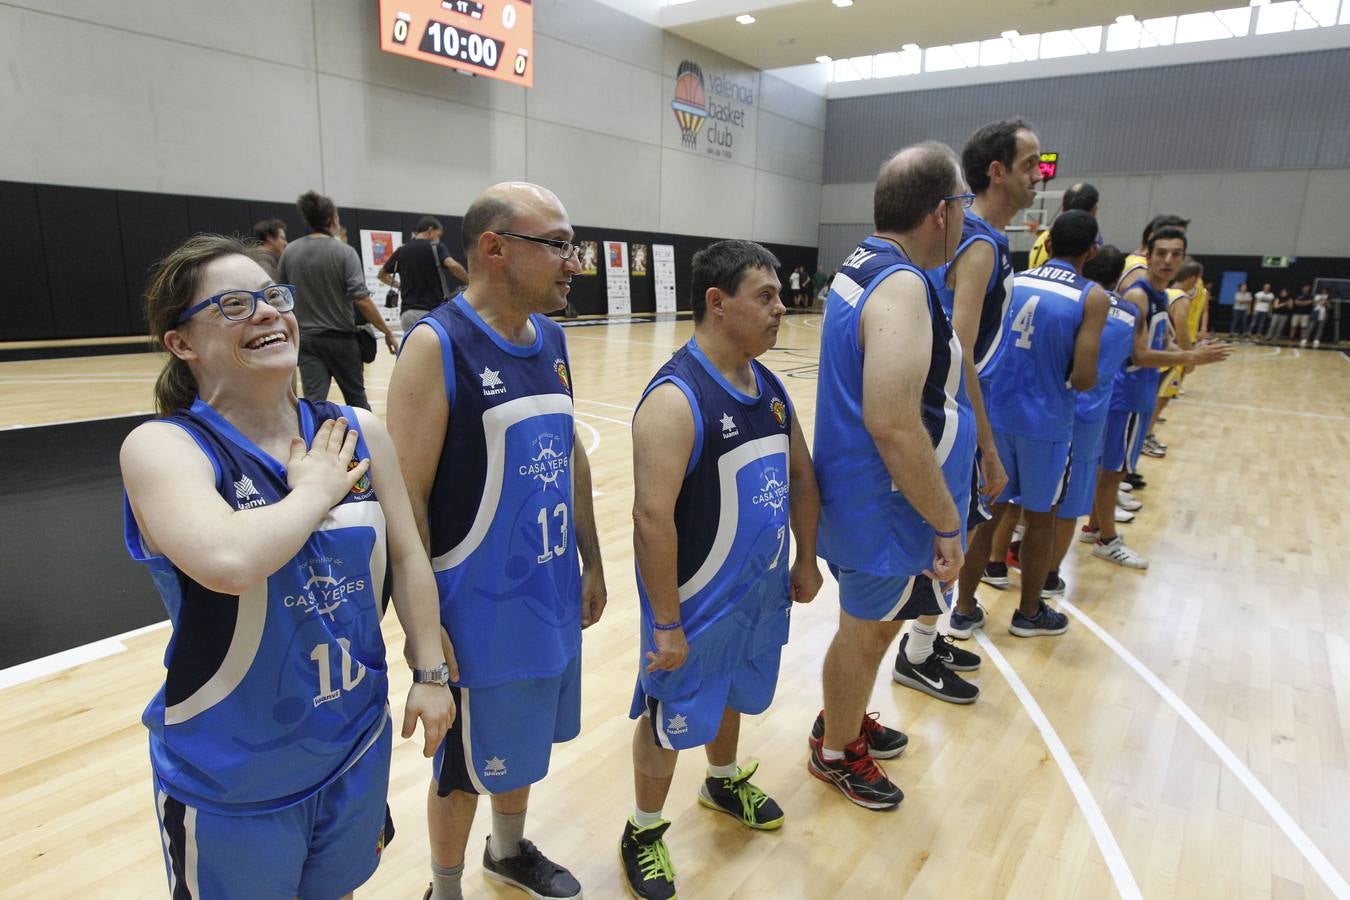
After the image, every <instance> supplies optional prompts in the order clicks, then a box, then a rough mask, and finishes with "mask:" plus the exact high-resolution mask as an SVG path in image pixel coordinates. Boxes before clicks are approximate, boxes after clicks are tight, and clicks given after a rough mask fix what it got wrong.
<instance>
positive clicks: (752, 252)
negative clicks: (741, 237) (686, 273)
mask: <svg viewBox="0 0 1350 900" xmlns="http://www.w3.org/2000/svg"><path fill="white" fill-rule="evenodd" d="M780 265H781V263H779V262H778V257H776V256H774V255H773V254H772V253H770V252H769V251H768V250H766V249H765V248H763V247H761V246H760V245H759V244H756V243H755V242H754V241H718V242H717V243H715V244H709V245H708V246H706V247H704V248H703V249H702V250H700V251H698V252H697V253H695V254H694V259H693V263H692V266H693V273H692V276H691V278H692V284H691V285H690V288H689V306H690V308H691V309H693V311H694V321H695V322H702V321H703V316H704V315H705V314H706V313H707V312H708V288H714V287H715V288H717V289H718V290H720V291H721V292H722V293H724V294H734V293H736V291H738V290H740V287H741V281H742V280H743V279H744V278H745V273H746V272H747V271H749V270H750V269H768V270H769V271H770V272H776V271H777V270H778V267H779V266H780Z"/></svg>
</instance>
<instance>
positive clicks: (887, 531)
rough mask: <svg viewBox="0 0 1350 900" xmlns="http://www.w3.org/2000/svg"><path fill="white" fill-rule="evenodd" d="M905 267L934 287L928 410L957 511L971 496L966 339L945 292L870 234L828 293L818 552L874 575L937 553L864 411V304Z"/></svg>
mask: <svg viewBox="0 0 1350 900" xmlns="http://www.w3.org/2000/svg"><path fill="white" fill-rule="evenodd" d="M904 272H910V273H913V274H914V275H917V276H918V277H919V278H920V279H922V280H923V281H924V284H925V285H926V287H927V293H928V297H927V305H928V309H927V314H928V318H929V322H930V324H931V328H932V348H931V350H930V353H929V359H928V367H927V369H928V370H927V374H926V376H925V379H924V386H923V393H922V398H921V405H922V406H921V410H920V414H921V418H922V421H923V424H924V428H925V429H926V430H927V431H928V435H929V438H930V439H931V440H932V442H933V454H934V456H935V457H936V460H937V463H938V465H939V466H940V467H941V468H942V475H943V478H944V480H945V481H946V483H947V489H948V490H949V491H951V495H952V499H953V501H954V502H955V503H956V508H957V509H958V510H964V509H966V508H967V505H968V503H969V491H970V485H971V466H972V465H973V464H974V457H975V417H974V413H973V412H972V410H971V406H970V401H969V400H968V399H967V397H966V392H965V386H964V383H963V379H962V376H963V367H962V361H961V344H960V342H959V341H958V340H957V338H956V333H955V332H954V331H953V330H952V326H951V322H950V321H949V320H948V318H947V314H946V312H944V311H943V309H942V305H941V303H940V301H939V299H938V296H937V292H936V291H935V290H934V288H933V285H932V282H930V281H929V280H928V279H927V278H925V277H924V273H923V272H922V271H921V270H919V269H918V268H916V267H915V266H914V265H913V264H911V263H910V262H909V261H908V260H907V259H906V258H905V256H904V255H903V254H902V253H901V252H900V250H899V248H898V247H897V246H896V245H895V244H894V243H893V242H891V241H887V240H885V239H883V238H879V237H875V236H872V237H868V238H866V239H864V240H863V242H862V243H861V244H859V245H858V247H857V249H856V250H854V251H853V252H852V253H851V254H850V255H849V257H848V258H847V259H845V260H844V262H843V263H842V264H841V265H840V268H839V274H838V275H837V276H836V277H835V279H834V281H833V283H832V284H831V286H830V293H829V296H828V297H827V299H826V301H825V323H824V326H823V333H822V335H821V342H820V372H819V376H818V383H817V392H816V426H815V453H814V457H815V467H816V480H817V481H818V482H819V484H820V498H821V511H820V530H819V540H818V544H817V552H818V553H819V555H820V556H821V557H822V558H824V559H825V560H826V561H827V562H829V563H831V564H833V565H835V566H838V567H842V568H847V569H853V570H856V571H861V572H866V573H869V574H873V575H901V576H911V575H916V574H919V573H921V572H923V570H924V569H926V568H928V567H929V566H931V564H932V561H933V537H934V533H933V527H932V526H931V525H930V524H929V523H928V522H926V521H924V519H923V517H922V516H920V515H919V513H918V512H917V511H916V510H915V509H914V507H913V506H911V505H910V503H909V501H908V500H906V499H905V496H904V494H902V493H901V492H900V490H899V488H898V487H896V486H895V484H894V483H893V482H892V481H891V476H890V473H889V472H888V471H887V469H886V464H885V463H884V462H883V461H882V458H881V454H880V453H879V452H878V451H877V448H876V444H875V443H873V441H872V436H871V435H870V434H869V433H868V431H867V428H866V426H865V425H864V424H863V415H862V399H863V398H862V392H863V384H862V382H863V349H862V347H861V345H860V343H859V337H860V328H861V324H862V314H863V309H864V307H865V306H866V304H867V300H868V298H869V297H871V295H872V291H873V290H875V289H876V286H877V285H878V284H880V283H881V282H882V281H884V280H885V279H886V278H889V277H891V276H892V275H895V274H897V273H904Z"/></svg>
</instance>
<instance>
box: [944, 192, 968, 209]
mask: <svg viewBox="0 0 1350 900" xmlns="http://www.w3.org/2000/svg"><path fill="white" fill-rule="evenodd" d="M948 200H960V201H961V208H962V209H970V208H971V207H972V206H974V205H975V195H974V194H948V195H947V196H945V197H943V198H942V202H943V203H946V202H947V201H948Z"/></svg>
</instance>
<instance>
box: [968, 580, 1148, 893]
mask: <svg viewBox="0 0 1350 900" xmlns="http://www.w3.org/2000/svg"><path fill="white" fill-rule="evenodd" d="M1060 605H1061V606H1064V605H1065V604H1064V603H1062V602H1061V604H1060ZM975 640H977V641H978V642H979V644H980V649H981V650H983V651H984V652H985V653H986V654H988V656H989V658H990V659H991V660H993V662H994V666H995V667H996V668H997V669H998V671H999V674H1000V675H1002V676H1003V680H1004V681H1006V682H1008V686H1009V687H1010V688H1012V690H1013V693H1014V694H1016V695H1017V699H1018V700H1021V701H1022V706H1023V707H1025V708H1026V711H1027V715H1028V716H1030V717H1031V721H1032V722H1033V723H1035V725H1036V730H1037V731H1039V732H1040V733H1041V739H1042V740H1044V741H1045V746H1046V747H1047V748H1049V750H1050V755H1051V756H1053V757H1054V758H1055V762H1056V763H1058V764H1059V770H1060V772H1062V773H1063V774H1064V780H1065V781H1066V782H1068V784H1069V790H1070V791H1072V792H1073V796H1074V799H1075V800H1077V801H1078V808H1079V809H1080V810H1082V811H1083V818H1085V819H1087V823H1088V828H1090V829H1091V830H1092V836H1093V837H1094V838H1096V840H1097V847H1098V849H1100V850H1101V851H1102V856H1103V857H1105V858H1106V867H1107V868H1108V869H1110V870H1111V878H1112V879H1114V881H1115V883H1116V891H1118V892H1119V893H1120V896H1121V897H1123V898H1125V900H1143V896H1144V895H1143V894H1142V893H1140V891H1139V885H1138V884H1136V883H1135V880H1134V875H1133V873H1131V872H1130V866H1129V864H1128V863H1126V862H1125V854H1124V853H1122V852H1121V849H1120V844H1118V843H1116V836H1115V835H1114V834H1112V833H1111V827H1110V826H1109V825H1107V824H1106V817H1105V816H1103V815H1102V810H1101V807H1100V806H1098V805H1097V799H1096V798H1095V797H1093V796H1092V791H1091V789H1089V788H1088V786H1087V782H1086V781H1084V780H1083V775H1082V773H1081V772H1079V771H1078V766H1076V765H1075V764H1074V761H1073V757H1071V756H1070V755H1069V751H1068V749H1066V748H1065V746H1064V742H1063V741H1061V740H1060V739H1059V734H1058V732H1056V731H1055V727H1054V726H1053V725H1051V724H1050V720H1049V719H1047V718H1046V717H1045V712H1044V711H1042V710H1041V707H1040V704H1038V703H1037V702H1036V698H1035V697H1033V696H1031V691H1029V690H1027V686H1026V685H1025V684H1023V683H1022V679H1021V678H1020V677H1018V675H1017V673H1016V672H1015V671H1013V667H1012V666H1011V665H1009V664H1008V661H1007V660H1006V659H1004V658H1003V654H1002V653H1000V652H999V649H998V648H997V647H995V646H994V642H993V641H991V640H989V637H988V636H987V635H986V634H985V633H984V629H979V630H977V631H976V632H975Z"/></svg>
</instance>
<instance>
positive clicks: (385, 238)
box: [361, 228, 403, 330]
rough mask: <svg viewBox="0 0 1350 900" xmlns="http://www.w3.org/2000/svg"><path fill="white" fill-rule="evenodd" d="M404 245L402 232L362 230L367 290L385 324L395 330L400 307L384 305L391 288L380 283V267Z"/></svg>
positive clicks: (362, 249) (363, 266)
mask: <svg viewBox="0 0 1350 900" xmlns="http://www.w3.org/2000/svg"><path fill="white" fill-rule="evenodd" d="M402 244H403V232H401V231H382V230H379V229H376V230H373V231H371V230H368V229H365V228H362V229H361V268H362V269H363V270H364V272H365V274H366V290H368V291H370V299H371V301H372V302H374V304H375V306H376V307H377V308H378V309H379V310H380V315H381V316H383V317H384V321H385V324H387V325H391V326H395V330H397V327H396V326H397V325H398V307H397V306H395V307H394V308H393V309H389V308H388V307H386V306H385V305H384V297H385V295H386V294H388V293H389V286H388V285H386V284H381V283H380V267H381V266H383V265H384V264H385V263H386V262H388V261H389V257H391V256H393V255H394V251H395V250H397V249H398V248H399V246H401V245H402Z"/></svg>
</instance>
